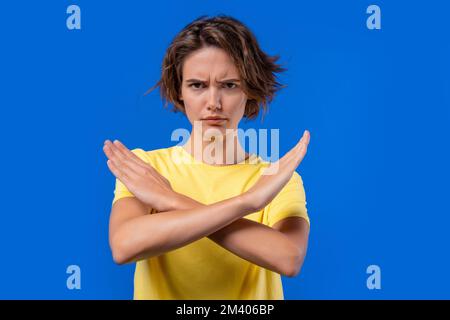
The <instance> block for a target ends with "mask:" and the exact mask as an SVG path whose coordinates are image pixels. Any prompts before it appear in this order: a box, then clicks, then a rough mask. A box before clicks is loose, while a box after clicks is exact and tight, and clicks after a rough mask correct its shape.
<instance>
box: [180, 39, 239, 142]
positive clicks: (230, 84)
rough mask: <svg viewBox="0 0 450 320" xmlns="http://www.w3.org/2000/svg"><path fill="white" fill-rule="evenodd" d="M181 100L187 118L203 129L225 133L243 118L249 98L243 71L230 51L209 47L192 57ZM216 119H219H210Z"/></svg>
mask: <svg viewBox="0 0 450 320" xmlns="http://www.w3.org/2000/svg"><path fill="white" fill-rule="evenodd" d="M182 75H183V77H182V78H183V82H182V84H181V97H180V99H181V100H183V101H184V106H185V110H186V115H187V117H188V119H189V121H190V122H191V124H193V125H194V122H195V121H200V122H199V123H201V124H202V129H203V130H207V129H208V128H216V129H219V130H220V131H221V133H223V134H224V133H225V130H226V129H236V128H237V127H238V124H239V121H240V120H241V119H242V117H243V115H244V111H245V105H246V103H247V96H246V94H245V93H244V92H243V91H242V89H241V82H240V76H239V72H238V70H237V68H236V66H235V65H234V63H233V61H232V59H231V57H230V56H229V55H228V54H227V52H226V51H224V50H223V49H220V48H216V47H205V48H202V49H199V50H197V51H195V52H192V53H191V54H190V55H188V56H187V57H186V58H185V60H184V64H183V69H182ZM208 117H215V118H216V120H212V119H210V120H208V119H207V118H208Z"/></svg>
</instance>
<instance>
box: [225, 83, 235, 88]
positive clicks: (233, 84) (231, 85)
mask: <svg viewBox="0 0 450 320" xmlns="http://www.w3.org/2000/svg"><path fill="white" fill-rule="evenodd" d="M225 86H226V87H227V88H228V89H234V88H236V87H237V85H236V84H235V83H233V82H229V83H227V84H226V85H225Z"/></svg>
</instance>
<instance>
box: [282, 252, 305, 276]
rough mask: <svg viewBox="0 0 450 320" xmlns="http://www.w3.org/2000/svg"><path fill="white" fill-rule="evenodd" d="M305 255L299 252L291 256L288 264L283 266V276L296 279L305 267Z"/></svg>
mask: <svg viewBox="0 0 450 320" xmlns="http://www.w3.org/2000/svg"><path fill="white" fill-rule="evenodd" d="M303 260H304V255H303V254H302V253H301V252H297V254H295V255H294V256H291V257H290V258H289V259H287V262H286V263H285V265H284V266H283V268H282V270H281V272H280V273H281V274H282V275H283V276H286V277H289V278H294V277H296V276H297V275H298V274H299V273H300V271H301V269H302V266H303Z"/></svg>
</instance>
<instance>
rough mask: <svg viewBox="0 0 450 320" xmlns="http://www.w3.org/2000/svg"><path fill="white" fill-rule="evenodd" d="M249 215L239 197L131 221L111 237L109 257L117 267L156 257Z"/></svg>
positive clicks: (149, 215)
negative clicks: (113, 257)
mask: <svg viewBox="0 0 450 320" xmlns="http://www.w3.org/2000/svg"><path fill="white" fill-rule="evenodd" d="M218 212H220V214H218ZM249 213H251V210H250V209H249V208H248V207H246V204H245V203H244V202H243V201H242V199H241V197H235V198H231V199H227V200H224V201H220V202H217V203H214V204H212V205H207V206H201V207H200V206H199V207H195V208H189V209H179V210H174V211H167V212H164V214H148V215H144V216H140V217H137V218H133V219H130V220H129V221H126V222H125V223H124V224H123V225H122V226H121V227H120V229H118V230H117V232H116V233H115V234H114V236H113V237H112V247H113V254H114V256H115V260H116V262H118V263H120V264H122V263H128V262H132V261H136V260H140V259H144V258H150V257H153V256H158V255H160V254H163V253H165V252H167V251H170V250H174V249H177V248H179V247H182V246H185V245H187V244H189V243H191V242H193V241H196V240H199V239H201V238H203V237H206V236H208V235H210V234H211V233H214V232H216V231H217V230H219V229H221V228H223V227H225V226H227V225H228V224H230V223H232V222H233V221H235V220H237V219H239V218H241V217H243V216H245V215H247V214H249Z"/></svg>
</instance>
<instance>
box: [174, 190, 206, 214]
mask: <svg viewBox="0 0 450 320" xmlns="http://www.w3.org/2000/svg"><path fill="white" fill-rule="evenodd" d="M170 206H171V208H172V209H171V210H186V209H192V208H196V207H200V206H203V204H201V203H200V202H198V201H195V200H194V199H192V198H189V197H188V196H185V195H184V194H181V193H177V192H174V196H173V197H172V202H171V204H170Z"/></svg>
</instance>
